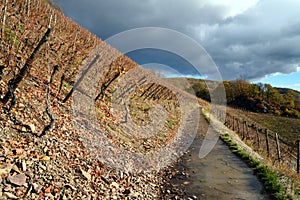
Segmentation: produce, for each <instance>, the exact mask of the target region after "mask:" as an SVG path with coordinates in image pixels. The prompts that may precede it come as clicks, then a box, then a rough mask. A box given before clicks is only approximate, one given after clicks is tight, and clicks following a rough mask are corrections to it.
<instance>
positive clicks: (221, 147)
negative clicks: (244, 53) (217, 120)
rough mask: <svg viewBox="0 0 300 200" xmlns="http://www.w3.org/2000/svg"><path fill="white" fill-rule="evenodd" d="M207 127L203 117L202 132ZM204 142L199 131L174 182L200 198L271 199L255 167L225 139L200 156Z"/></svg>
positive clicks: (181, 162)
mask: <svg viewBox="0 0 300 200" xmlns="http://www.w3.org/2000/svg"><path fill="white" fill-rule="evenodd" d="M207 127H208V123H207V122H206V121H205V120H204V119H203V118H202V119H201V123H200V129H199V133H202V134H203V133H206V130H207ZM201 142H202V139H201V136H200V134H199V136H198V137H197V138H196V139H195V140H194V142H193V144H192V145H191V147H190V149H189V152H188V153H187V154H186V155H185V156H183V157H182V158H181V160H180V162H179V163H178V164H177V165H176V166H175V168H177V169H178V171H180V172H181V175H179V174H180V173H179V174H177V175H176V176H175V177H173V178H172V179H171V183H172V184H175V185H177V186H179V187H183V188H184V189H185V191H186V193H187V195H188V196H189V197H192V196H195V197H197V198H198V199H247V200H249V199H253V200H254V199H255V200H256V199H269V197H268V195H266V193H265V191H264V189H263V187H262V185H261V183H260V182H259V181H258V180H257V178H256V177H255V176H254V175H253V171H252V170H251V169H250V168H248V166H247V165H246V164H245V163H244V162H243V161H241V160H240V159H239V158H238V157H237V156H236V155H234V154H233V153H232V152H231V151H230V150H229V149H228V147H227V146H226V145H225V144H224V143H223V142H222V141H218V143H217V144H216V146H215V147H214V149H213V150H212V151H211V152H210V153H209V154H208V156H206V157H205V158H203V159H200V158H199V157H198V154H199V149H200V146H201ZM182 172H183V173H182Z"/></svg>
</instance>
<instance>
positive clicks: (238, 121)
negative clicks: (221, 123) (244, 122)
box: [236, 118, 240, 134]
mask: <svg viewBox="0 0 300 200" xmlns="http://www.w3.org/2000/svg"><path fill="white" fill-rule="evenodd" d="M236 122H237V128H238V134H240V120H239V119H238V118H237V119H236Z"/></svg>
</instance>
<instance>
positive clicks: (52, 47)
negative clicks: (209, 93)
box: [0, 0, 195, 199]
mask: <svg viewBox="0 0 300 200" xmlns="http://www.w3.org/2000/svg"><path fill="white" fill-rule="evenodd" d="M0 8H1V10H2V11H3V12H1V14H0V20H1V26H0V30H1V31H0V36H1V37H0V97H1V101H0V107H1V108H0V131H1V138H0V175H1V177H0V183H2V184H1V185H0V196H6V197H9V198H28V199H43V198H46V197H47V198H50V199H66V198H67V199H76V198H78V199H90V198H103V199H119V198H141V197H143V198H146V199H147V198H148V199H153V198H156V197H157V196H158V195H159V191H160V184H161V181H162V180H161V178H160V177H159V176H156V175H155V174H153V173H154V172H153V173H152V174H147V175H146V174H143V173H141V174H139V175H131V174H129V173H125V172H122V171H121V172H120V171H117V170H115V169H113V168H109V167H108V166H106V165H104V164H103V163H102V162H100V161H99V160H98V159H97V156H98V155H102V157H103V156H109V157H112V154H111V152H106V153H105V152H104V151H101V149H99V148H100V147H99V146H98V147H97V146H96V147H97V148H95V145H93V144H97V142H98V141H97V139H96V140H95V138H94V136H93V135H90V132H89V130H87V129H83V130H81V133H84V134H83V135H82V134H81V135H80V134H79V132H80V127H78V126H75V125H74V123H73V122H74V120H75V119H74V117H76V118H77V122H78V124H80V123H81V122H82V123H85V122H86V121H84V120H86V119H85V118H83V117H82V116H84V114H86V113H85V112H89V108H90V107H89V106H92V107H95V110H96V111H95V113H89V114H91V116H93V117H95V118H93V120H94V121H93V122H97V123H94V124H93V123H91V124H93V125H95V127H96V128H97V129H99V130H101V131H102V132H103V133H105V135H106V138H108V140H109V142H110V143H112V144H114V145H115V146H117V147H118V148H124V149H125V150H126V151H128V152H132V153H137V154H138V153H140V154H147V155H148V154H150V155H152V154H151V153H153V152H155V151H156V150H157V148H160V147H161V146H164V145H168V144H169V143H170V141H172V140H173V139H174V137H175V134H176V133H177V132H178V129H179V126H180V125H181V123H182V121H181V120H180V117H179V116H186V115H187V114H186V113H184V112H182V110H180V109H179V104H180V101H179V100H178V97H177V95H178V94H181V95H183V96H185V98H187V99H194V97H192V96H191V95H189V94H187V93H184V92H181V91H180V90H178V89H177V88H176V87H172V86H169V85H168V84H167V83H165V82H164V81H162V80H160V79H157V78H156V77H154V76H153V75H152V74H151V73H149V72H147V71H146V70H144V69H142V68H141V67H139V66H138V65H137V64H136V63H135V62H133V61H132V60H130V59H129V58H127V57H126V56H124V55H122V54H121V53H120V52H118V51H117V50H116V49H114V48H112V47H111V46H109V45H107V44H106V43H104V42H103V41H101V39H99V38H97V37H96V36H95V35H93V34H92V33H90V32H88V31H87V30H85V29H83V28H82V27H80V26H79V25H77V24H76V23H74V22H73V21H71V20H70V19H68V18H66V17H65V16H64V15H63V14H62V13H61V12H59V11H58V10H57V9H54V8H52V7H51V6H50V5H49V4H48V3H47V2H46V1H44V0H22V1H18V0H4V1H2V2H1V4H0ZM120 80H125V84H124V83H122V81H120ZM91 89H94V90H91ZM175 94H176V95H175ZM122 99H126V100H127V102H126V104H124V102H122ZM88 102H93V103H92V105H90V104H88ZM189 102H191V101H189ZM156 104H159V105H160V106H161V107H163V109H164V110H165V116H164V117H165V119H163V121H162V120H160V121H159V119H160V118H161V116H163V115H161V114H162V113H160V112H153V111H151V108H152V107H153V106H154V105H156ZM116 105H119V107H118V106H117V107H116ZM113 106H115V107H113ZM186 106H187V107H193V106H195V105H186ZM114 109H115V110H114ZM73 111H75V113H74V112H73ZM158 111H159V110H158ZM156 120H158V122H160V125H161V127H160V131H158V132H157V133H156V134H155V135H151V136H149V137H147V138H146V139H145V135H143V130H141V129H137V128H136V126H122V124H124V122H128V121H130V122H134V124H136V125H137V127H139V126H146V127H147V126H151V125H152V126H153V123H154V122H155V121H156ZM184 120H189V118H188V117H186V118H184ZM190 121H192V120H190ZM184 131H188V130H184ZM80 138H81V139H80ZM83 142H85V143H86V145H85V146H84V145H83ZM89 142H93V144H92V145H90V146H89V145H88V144H90V143H89ZM159 159H161V158H159V157H158V158H156V159H153V160H152V159H150V162H153V163H155V164H157V163H160V162H159V161H158V160H159ZM148 164H149V163H148ZM120 165H121V166H122V163H120ZM141 165H142V163H141ZM141 168H142V169H143V166H141ZM145 182H147V183H151V184H147V185H145V184H143V183H145ZM7 184H9V188H8V187H6V186H5V185H7Z"/></svg>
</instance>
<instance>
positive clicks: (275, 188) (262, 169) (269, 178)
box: [220, 134, 288, 199]
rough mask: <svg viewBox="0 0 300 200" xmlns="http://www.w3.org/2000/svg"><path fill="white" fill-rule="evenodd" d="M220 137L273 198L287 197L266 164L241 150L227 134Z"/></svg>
mask: <svg viewBox="0 0 300 200" xmlns="http://www.w3.org/2000/svg"><path fill="white" fill-rule="evenodd" d="M220 138H221V139H222V140H223V141H224V142H225V143H226V145H228V146H229V148H230V149H231V150H232V151H233V152H234V153H235V154H236V155H238V156H239V157H240V158H241V159H242V160H243V161H244V162H246V163H247V164H248V166H250V167H251V168H253V171H254V173H255V175H256V176H257V177H258V179H259V180H260V181H261V183H262V184H263V186H264V188H265V190H266V191H267V192H268V193H269V194H270V195H271V196H272V197H273V198H275V199H288V197H287V194H286V192H285V190H284V187H283V186H282V184H281V183H280V182H279V180H278V175H277V173H276V172H274V171H272V170H270V169H269V168H268V167H267V166H265V165H263V164H261V163H260V162H259V161H257V160H256V159H254V158H253V157H252V156H250V155H249V154H247V152H245V151H244V150H241V149H240V148H239V147H238V146H237V144H236V143H234V142H232V141H231V140H230V139H229V138H228V134H225V135H221V136H220Z"/></svg>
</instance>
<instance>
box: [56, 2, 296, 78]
mask: <svg viewBox="0 0 300 200" xmlns="http://www.w3.org/2000/svg"><path fill="white" fill-rule="evenodd" d="M56 2H58V3H59V4H61V6H62V8H63V10H64V13H65V14H66V15H67V16H69V17H71V18H72V19H74V20H75V21H77V22H78V23H79V24H81V25H82V26H84V27H86V28H87V29H89V30H91V31H92V32H94V33H96V34H97V35H98V36H99V37H100V38H102V39H106V38H108V37H110V36H112V35H114V34H117V33H119V32H121V31H125V30H128V29H131V28H137V27H146V26H156V27H165V28H172V29H175V30H178V31H180V32H183V33H185V34H187V35H188V36H190V37H192V38H194V39H195V40H197V41H198V42H199V43H200V44H202V45H203V47H204V48H205V49H206V50H207V52H208V53H209V54H210V55H211V57H212V58H213V60H214V61H215V62H216V64H217V65H218V66H219V69H220V71H221V74H222V76H223V78H224V79H235V78H245V79H259V78H262V77H264V76H266V75H270V74H274V73H283V74H288V73H291V72H295V71H297V70H298V69H299V68H300V65H299V63H300V16H299V6H300V2H299V1H298V0H286V1H284V2H282V1H279V0H261V1H258V2H256V1H250V0H249V1H235V0H231V1H228V2H232V3H231V4H230V3H229V4H224V3H222V1H221V0H212V1H208V0H190V1H183V0H177V1H174V0H163V1H158V0H143V1H141V0H127V1H125V0H109V1H108V0H86V1H79V0H56ZM240 2H242V3H240ZM253 2H254V3H253ZM245 5H246V6H245ZM247 5H248V6H247ZM186 51H188V49H186ZM129 55H130V56H131V57H132V58H134V59H135V60H137V61H139V62H140V63H141V64H144V63H146V62H148V61H149V62H151V61H153V60H154V61H155V62H156V61H157V62H159V61H161V62H163V64H169V65H173V66H174V68H175V69H176V70H178V71H180V72H181V73H185V74H189V75H190V74H191V73H194V71H193V70H192V69H190V68H188V67H187V66H185V67H182V65H183V64H184V62H179V61H178V62H177V60H176V59H175V58H174V57H172V56H170V55H168V54H161V52H159V51H158V52H156V53H153V52H151V53H149V52H147V53H145V52H144V53H143V52H142V53H141V52H140V53H136V54H129ZM149 57H150V58H149ZM155 57H157V59H152V60H151V58H155ZM179 60H180V59H179Z"/></svg>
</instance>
